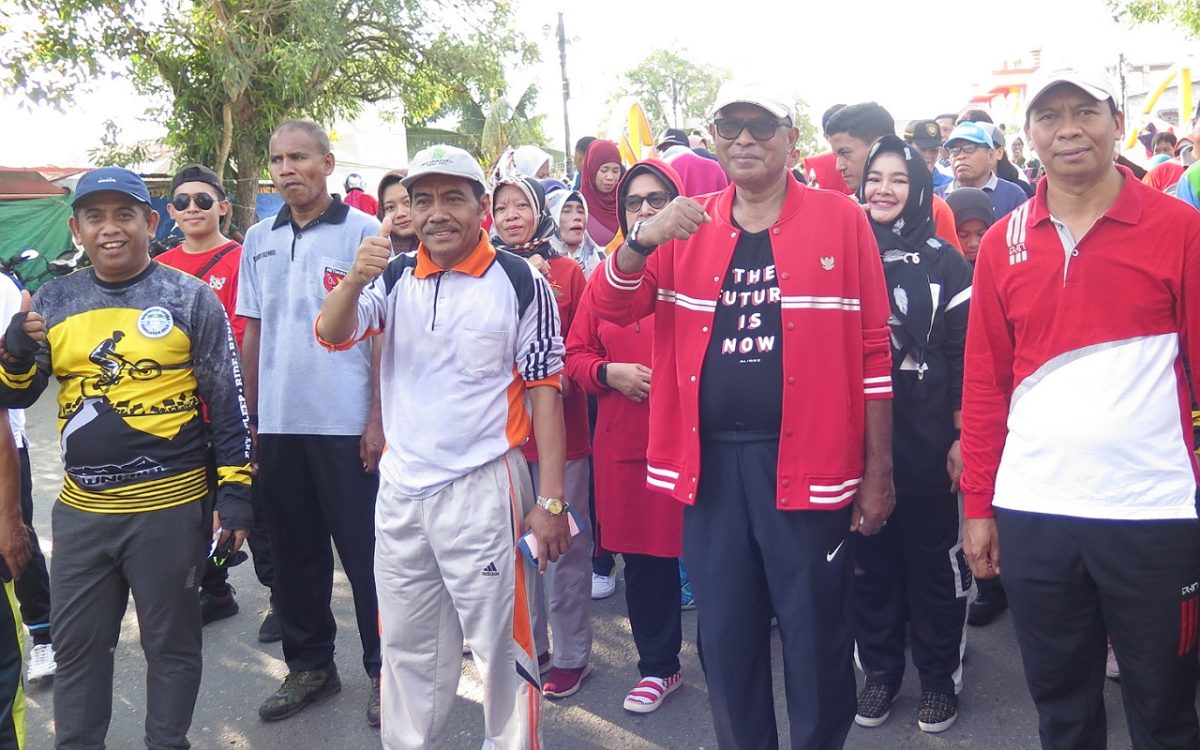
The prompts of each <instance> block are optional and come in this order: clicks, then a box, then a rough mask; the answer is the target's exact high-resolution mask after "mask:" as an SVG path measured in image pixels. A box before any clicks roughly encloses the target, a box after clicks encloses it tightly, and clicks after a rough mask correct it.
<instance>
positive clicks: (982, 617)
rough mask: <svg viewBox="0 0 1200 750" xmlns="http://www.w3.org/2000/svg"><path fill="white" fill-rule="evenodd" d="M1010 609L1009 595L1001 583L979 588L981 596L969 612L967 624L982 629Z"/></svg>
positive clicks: (972, 604)
mask: <svg viewBox="0 0 1200 750" xmlns="http://www.w3.org/2000/svg"><path fill="white" fill-rule="evenodd" d="M1006 609H1008V594H1006V593H1005V592H1004V586H1002V585H1001V584H1000V582H999V581H997V582H995V583H992V584H986V585H982V586H980V587H979V596H977V597H976V598H975V601H973V602H971V606H970V608H969V609H968V610H967V624H968V625H974V626H976V627H981V626H983V625H988V624H990V623H991V622H992V621H993V620H995V619H996V618H997V617H999V616H1000V613H1002V612H1003V611H1004V610H1006Z"/></svg>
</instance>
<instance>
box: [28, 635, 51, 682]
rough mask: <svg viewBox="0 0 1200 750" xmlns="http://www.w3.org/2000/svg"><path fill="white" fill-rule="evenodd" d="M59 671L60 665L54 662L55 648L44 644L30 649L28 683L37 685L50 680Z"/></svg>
mask: <svg viewBox="0 0 1200 750" xmlns="http://www.w3.org/2000/svg"><path fill="white" fill-rule="evenodd" d="M57 670H58V664H57V662H55V661H54V646H51V645H50V644H49V643H43V644H41V645H38V646H34V647H33V648H32V649H30V651H29V667H28V668H27V669H26V670H25V681H26V682H29V683H37V682H41V681H42V680H49V679H50V678H51V677H53V676H54V673H55V671H57Z"/></svg>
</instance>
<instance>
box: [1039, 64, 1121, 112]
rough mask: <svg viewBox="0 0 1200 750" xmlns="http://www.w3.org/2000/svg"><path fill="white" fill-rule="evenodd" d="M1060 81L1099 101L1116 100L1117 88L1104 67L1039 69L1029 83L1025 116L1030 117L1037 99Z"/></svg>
mask: <svg viewBox="0 0 1200 750" xmlns="http://www.w3.org/2000/svg"><path fill="white" fill-rule="evenodd" d="M1060 83H1069V84H1071V85H1072V86H1075V87H1076V88H1080V89H1083V92H1084V93H1085V94H1087V95H1088V96H1090V97H1092V98H1093V99H1095V100H1097V101H1101V102H1102V101H1105V100H1107V99H1112V100H1113V101H1114V102H1115V101H1116V96H1115V94H1114V92H1115V91H1116V88H1115V87H1114V86H1113V84H1112V81H1111V80H1109V77H1108V74H1107V73H1105V72H1104V69H1103V68H1096V69H1077V68H1055V69H1053V70H1047V71H1044V72H1043V71H1039V72H1038V74H1037V75H1036V76H1035V77H1034V79H1033V82H1032V83H1030V85H1029V93H1028V96H1027V97H1026V99H1025V118H1026V119H1029V113H1030V112H1031V111H1032V110H1033V105H1034V104H1035V103H1036V102H1037V100H1038V99H1039V98H1040V97H1041V96H1042V94H1045V93H1046V91H1048V90H1049V89H1050V88H1052V87H1054V86H1057V85H1059V84H1060Z"/></svg>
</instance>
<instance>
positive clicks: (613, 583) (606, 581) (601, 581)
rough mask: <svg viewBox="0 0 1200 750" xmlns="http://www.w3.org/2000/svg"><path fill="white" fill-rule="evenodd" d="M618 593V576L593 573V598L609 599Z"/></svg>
mask: <svg viewBox="0 0 1200 750" xmlns="http://www.w3.org/2000/svg"><path fill="white" fill-rule="evenodd" d="M615 593H617V577H616V576H602V575H600V574H599V573H592V598H593V599H607V598H608V597H610V596H612V595H613V594H615Z"/></svg>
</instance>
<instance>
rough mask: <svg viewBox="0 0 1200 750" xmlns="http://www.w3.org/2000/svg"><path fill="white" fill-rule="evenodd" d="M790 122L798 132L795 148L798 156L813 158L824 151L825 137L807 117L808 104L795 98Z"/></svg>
mask: <svg viewBox="0 0 1200 750" xmlns="http://www.w3.org/2000/svg"><path fill="white" fill-rule="evenodd" d="M792 118H793V119H792V121H793V122H794V123H795V125H796V127H797V128H798V129H799V130H800V137H799V138H798V139H797V140H796V148H797V150H799V152H800V156H813V155H814V154H819V153H821V152H822V151H824V150H825V136H824V134H823V133H822V132H821V128H820V127H818V126H817V124H816V123H815V122H813V121H812V118H811V117H809V116H808V102H806V101H804V100H803V99H800V98H798V97H797V98H796V99H795V103H793V104H792Z"/></svg>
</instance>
